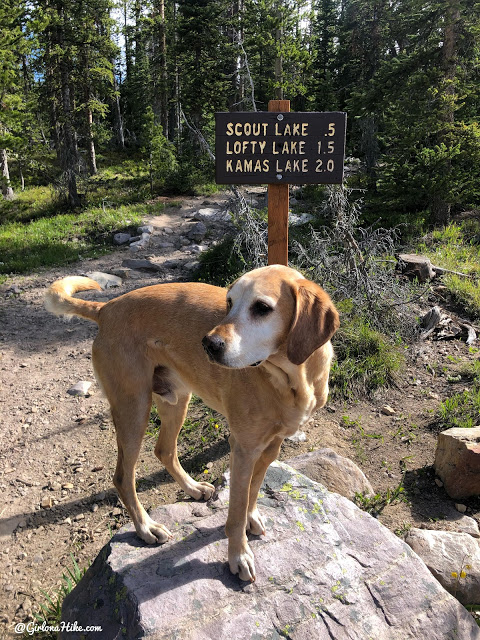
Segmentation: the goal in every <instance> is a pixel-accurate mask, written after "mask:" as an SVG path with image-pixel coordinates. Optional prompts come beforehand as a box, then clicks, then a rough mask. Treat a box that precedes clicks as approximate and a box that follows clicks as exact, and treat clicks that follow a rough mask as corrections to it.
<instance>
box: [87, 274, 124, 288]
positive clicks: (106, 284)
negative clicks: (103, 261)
mask: <svg viewBox="0 0 480 640" xmlns="http://www.w3.org/2000/svg"><path fill="white" fill-rule="evenodd" d="M86 275H87V277H88V278H91V279H92V280H95V282H98V284H99V285H100V286H101V287H102V289H110V288H111V287H120V286H121V285H122V284H123V280H122V279H121V278H119V277H118V276H114V275H112V274H111V273H102V272H101V271H90V272H89V273H87V274H86Z"/></svg>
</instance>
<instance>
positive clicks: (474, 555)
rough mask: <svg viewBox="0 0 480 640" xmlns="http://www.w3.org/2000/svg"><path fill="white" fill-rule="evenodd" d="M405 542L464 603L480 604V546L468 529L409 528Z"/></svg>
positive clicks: (447, 588)
mask: <svg viewBox="0 0 480 640" xmlns="http://www.w3.org/2000/svg"><path fill="white" fill-rule="evenodd" d="M405 542H406V543H407V544H408V545H409V546H410V547H411V548H412V549H413V550H414V551H415V553H417V554H418V555H419V556H420V558H421V559H422V560H423V561H424V562H425V564H426V565H427V567H428V568H429V569H430V571H431V572H432V573H433V575H434V576H435V577H436V578H437V580H438V581H439V582H440V584H441V585H442V586H443V587H444V588H445V589H446V590H447V591H448V592H449V593H451V594H452V595H454V596H455V597H456V598H458V600H460V602H463V604H480V547H479V546H478V541H477V540H476V539H475V538H472V536H470V535H468V533H453V532H450V531H428V530H426V529H410V531H409V532H408V534H407V536H406V538H405Z"/></svg>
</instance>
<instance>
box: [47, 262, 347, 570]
mask: <svg viewBox="0 0 480 640" xmlns="http://www.w3.org/2000/svg"><path fill="white" fill-rule="evenodd" d="M88 289H100V286H99V285H98V284H97V283H96V282H94V281H93V280H90V279H89V278H83V277H75V276H74V277H67V278H64V279H63V280H58V281H57V282H55V283H54V284H52V285H51V287H50V288H49V290H48V292H47V295H46V302H45V304H46V307H47V309H48V310H50V311H52V312H53V313H55V314H57V315H78V316H82V317H83V318H87V319H89V320H94V321H95V322H97V323H98V325H99V331H98V335H97V337H96V338H95V341H94V343H93V351H92V355H93V357H92V360H93V366H94V369H95V374H96V377H97V380H98V382H99V384H100V386H101V388H102V389H103V391H104V393H105V395H106V396H107V398H108V401H109V403H110V408H111V412H112V418H113V421H114V424H115V429H116V434H117V443H118V459H117V467H116V471H115V475H114V478H113V482H114V484H115V487H116V488H117V490H118V492H119V494H120V497H121V499H122V501H123V503H124V504H125V506H126V508H127V509H128V512H129V514H130V516H131V518H132V520H133V522H134V524H135V529H136V531H137V534H138V535H139V536H140V538H142V540H145V542H148V543H150V544H154V543H158V542H165V541H166V540H168V539H169V538H170V536H171V534H170V532H169V531H168V529H166V528H165V527H164V526H163V525H162V524H160V523H158V522H155V521H154V520H152V519H151V518H150V516H149V515H148V514H147V512H146V511H145V509H144V508H143V507H142V505H141V504H140V502H139V500H138V497H137V493H136V491H135V465H136V461H137V457H138V454H139V451H140V446H141V442H142V439H143V436H144V434H145V430H146V428H147V424H148V419H149V413H150V408H151V405H152V399H153V400H154V401H155V404H156V405H157V408H158V413H159V415H160V417H161V421H162V422H161V428H160V434H159V437H158V441H157V444H156V447H155V454H156V455H157V457H158V458H159V459H160V460H161V461H162V463H163V464H164V465H165V467H166V468H167V470H168V471H169V473H170V474H171V475H172V476H173V477H174V478H175V480H176V481H177V482H178V484H179V485H180V487H181V488H182V489H183V491H185V493H187V494H188V495H190V496H192V497H193V498H195V499H197V500H200V499H202V498H204V499H209V498H210V497H211V496H212V495H213V493H214V491H215V489H214V487H213V486H212V485H211V484H209V483H208V482H197V481H195V480H194V479H193V478H191V477H190V476H189V475H188V474H187V473H186V472H185V471H184V469H183V468H182V466H181V465H180V462H179V461H178V457H177V436H178V433H179V431H180V429H181V427H182V424H183V422H184V420H185V416H186V413H187V407H188V402H189V400H190V397H191V394H192V393H195V394H196V395H198V396H199V397H200V398H202V399H203V401H204V402H205V403H206V404H207V405H208V406H209V407H211V408H212V409H214V410H216V411H218V412H220V413H222V414H223V415H224V416H225V417H226V418H227V420H228V423H229V425H230V430H231V434H232V435H231V437H230V446H231V462H230V465H231V490H230V503H229V510H228V518H227V524H226V534H227V537H228V561H229V565H230V569H231V571H232V572H233V573H238V574H239V576H240V579H241V580H246V581H248V580H250V581H253V580H255V566H254V558H253V553H252V552H251V550H250V548H249V546H248V541H247V535H246V532H250V533H252V534H254V535H260V534H262V533H265V527H264V524H263V521H262V518H261V516H260V514H259V512H258V509H257V495H258V492H259V489H260V486H261V484H262V481H263V478H264V476H265V472H266V470H267V468H268V465H269V464H270V463H271V462H272V461H273V460H274V459H275V458H276V457H277V454H278V451H279V449H280V445H281V443H282V441H283V439H284V438H285V437H286V436H290V435H292V434H294V433H295V432H296V431H297V430H298V429H299V427H301V426H302V425H303V424H304V423H305V422H306V421H307V420H308V419H309V417H310V416H311V414H312V413H313V412H314V411H315V409H317V408H319V407H323V405H324V404H325V402H326V400H327V395H328V375H329V370H330V363H331V360H332V355H333V349H332V346H331V343H330V338H331V337H332V336H333V334H334V333H335V331H336V330H337V328H338V326H339V319H338V313H337V311H336V309H335V307H334V305H333V303H332V301H331V300H330V298H329V297H328V295H327V294H326V293H325V291H323V289H322V288H321V287H319V286H318V285H317V284H315V283H313V282H311V281H309V280H307V279H305V278H304V277H303V276H302V275H301V274H300V273H298V272H297V271H295V270H293V269H290V268H289V267H284V266H280V265H272V266H268V267H262V268H260V269H256V270H254V271H251V272H250V273H247V274H245V275H243V276H242V277H241V278H239V279H238V280H237V281H236V282H234V283H233V285H231V286H230V288H229V289H228V290H226V289H222V288H219V287H214V286H211V285H208V284H201V283H184V284H183V283H168V284H159V285H154V286H150V287H145V288H143V289H137V290H136V291H132V292H130V293H127V294H125V295H122V296H120V297H118V298H115V299H114V300H111V301H109V302H107V303H103V302H89V301H85V300H81V299H78V298H74V297H72V295H73V294H74V293H75V292H77V291H83V290H88Z"/></svg>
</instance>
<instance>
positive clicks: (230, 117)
mask: <svg viewBox="0 0 480 640" xmlns="http://www.w3.org/2000/svg"><path fill="white" fill-rule="evenodd" d="M215 118H216V137H215V157H216V181H217V183H219V184H232V183H233V184H235V183H241V184H266V183H267V184H281V183H285V182H286V183H288V184H341V183H342V180H343V161H344V155H345V128H346V114H345V113H342V112H333V113H275V112H270V111H269V112H258V111H257V112H252V113H247V112H240V113H217V114H215Z"/></svg>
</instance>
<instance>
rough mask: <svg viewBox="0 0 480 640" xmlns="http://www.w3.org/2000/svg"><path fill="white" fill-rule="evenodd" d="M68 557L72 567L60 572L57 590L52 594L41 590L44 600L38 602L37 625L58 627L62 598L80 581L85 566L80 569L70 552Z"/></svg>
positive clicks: (49, 635) (52, 635)
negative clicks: (59, 582) (59, 583)
mask: <svg viewBox="0 0 480 640" xmlns="http://www.w3.org/2000/svg"><path fill="white" fill-rule="evenodd" d="M70 557H71V559H72V564H73V569H70V568H67V570H66V572H64V573H62V578H61V586H60V587H59V589H58V591H57V592H56V593H55V594H53V595H49V594H48V593H46V592H45V591H42V594H43V596H44V597H45V602H44V603H42V604H40V611H39V612H38V613H36V614H35V620H36V622H37V623H38V624H39V625H41V624H42V623H45V626H48V627H58V626H59V625H60V622H61V616H62V604H63V600H64V599H65V597H66V596H68V594H69V593H70V592H71V591H72V590H73V589H74V587H75V586H76V585H77V584H78V583H79V582H80V580H81V579H82V577H83V576H84V574H85V572H86V568H84V569H80V567H79V566H78V564H77V561H76V560H75V558H74V557H73V555H72V554H70ZM36 637H44V638H48V637H51V638H53V637H56V635H54V634H48V635H47V636H45V635H44V636H38V635H37V636H36Z"/></svg>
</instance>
